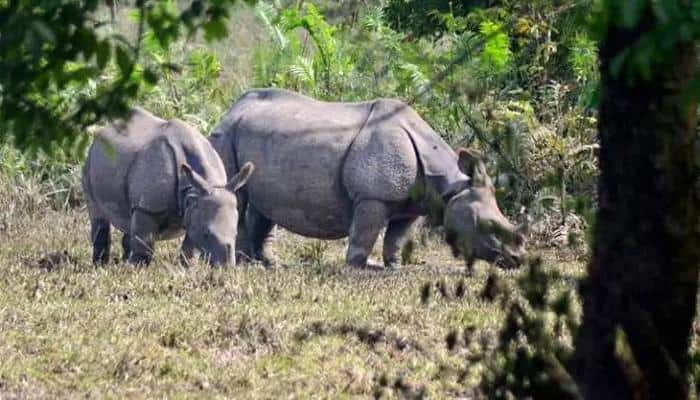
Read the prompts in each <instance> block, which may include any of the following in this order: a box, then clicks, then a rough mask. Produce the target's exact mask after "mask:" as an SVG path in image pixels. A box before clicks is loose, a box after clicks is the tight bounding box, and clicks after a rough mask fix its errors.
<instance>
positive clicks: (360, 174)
mask: <svg viewBox="0 0 700 400" xmlns="http://www.w3.org/2000/svg"><path fill="white" fill-rule="evenodd" d="M407 107H408V106H407V105H405V104H404V103H401V102H399V101H394V100H386V99H380V100H376V101H375V103H374V104H373V107H372V110H371V113H370V115H369V118H368V119H367V121H366V123H365V124H364V126H363V127H362V130H361V131H360V133H359V134H358V135H357V137H356V138H355V140H354V141H353V143H352V146H351V149H350V151H349V152H348V156H347V159H346V162H345V165H344V166H343V184H344V186H345V188H346V189H347V191H348V193H349V194H350V197H351V199H352V200H353V201H355V202H356V201H360V200H366V199H371V200H380V201H385V202H403V201H406V200H408V198H409V194H410V191H411V188H412V187H413V186H414V185H415V183H416V180H417V179H418V176H419V163H418V159H417V156H416V151H415V149H414V147H413V144H412V143H411V139H410V138H409V136H408V134H407V133H406V132H405V131H404V129H403V127H402V124H401V123H400V121H401V119H402V118H403V117H404V116H403V114H404V113H405V109H406V108H407Z"/></svg>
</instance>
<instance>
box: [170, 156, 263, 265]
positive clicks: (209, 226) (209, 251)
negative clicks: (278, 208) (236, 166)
mask: <svg viewBox="0 0 700 400" xmlns="http://www.w3.org/2000/svg"><path fill="white" fill-rule="evenodd" d="M253 169H254V167H253V164H252V163H249V162H248V163H246V164H245V165H243V167H242V168H241V170H240V171H239V172H238V173H237V174H236V175H235V176H234V177H233V178H231V180H230V181H229V182H228V183H227V184H226V185H225V186H213V185H211V184H210V183H209V182H207V181H206V180H205V179H204V178H203V177H202V176H201V175H199V174H198V173H197V172H196V171H194V170H192V168H190V167H189V166H188V165H187V164H183V165H182V171H183V172H184V175H185V177H186V178H187V179H188V181H189V183H190V184H191V186H192V188H193V189H194V190H190V191H189V193H188V194H187V196H186V197H185V202H184V209H185V211H184V218H183V220H184V221H183V222H184V227H185V241H184V242H183V245H182V247H183V248H182V250H183V255H185V256H186V257H187V258H190V257H191V256H193V255H194V253H195V252H198V253H200V255H201V256H202V257H203V258H204V259H205V260H207V262H209V263H210V264H212V265H222V264H223V265H229V264H231V265H233V264H235V263H236V254H235V249H236V235H237V233H238V232H237V228H238V202H237V200H236V192H237V191H238V190H240V189H241V188H242V187H243V185H245V184H246V182H247V181H248V179H249V178H250V175H251V174H252V173H253Z"/></svg>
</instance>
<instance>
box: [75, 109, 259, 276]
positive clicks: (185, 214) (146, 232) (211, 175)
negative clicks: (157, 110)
mask: <svg viewBox="0 0 700 400" xmlns="http://www.w3.org/2000/svg"><path fill="white" fill-rule="evenodd" d="M252 171H253V166H252V164H250V163H248V164H246V165H243V166H242V168H241V169H240V172H238V173H237V174H235V176H233V178H232V179H231V180H230V181H228V182H227V181H226V170H225V169H224V166H223V164H222V162H221V159H220V158H219V156H218V154H217V153H216V151H215V150H214V149H213V148H212V147H211V145H210V144H209V142H208V141H207V139H206V138H205V137H204V136H202V135H201V134H200V133H199V132H198V131H197V130H196V129H194V128H193V127H191V126H189V125H187V124H186V123H184V122H182V121H180V120H177V119H173V120H169V121H165V120H162V119H160V118H157V117H155V116H153V115H152V114H151V113H149V112H148V111H145V110H143V109H140V108H136V109H134V110H132V112H131V115H130V116H129V118H128V119H127V120H126V121H121V122H118V123H113V124H110V125H109V126H107V127H106V128H104V129H103V130H102V131H101V132H100V133H99V134H98V136H97V138H96V139H95V140H94V142H93V143H92V146H91V147H90V151H89V153H88V157H87V160H86V162H85V166H84V169H83V178H82V184H83V190H84V192H85V197H86V199H87V206H88V212H89V214H90V223H91V225H92V226H91V240H92V245H93V261H94V262H96V263H104V262H106V261H107V260H108V259H109V251H110V234H109V232H110V225H114V226H115V227H116V228H117V229H119V230H120V231H122V232H124V237H123V239H122V246H123V248H124V259H125V260H128V261H129V262H131V263H149V262H150V260H151V258H152V254H153V246H154V242H155V241H156V240H164V239H172V238H175V237H178V236H181V235H182V233H183V231H184V233H185V240H184V241H183V243H182V256H183V257H184V258H185V259H189V258H191V257H193V256H194V255H195V253H201V254H202V255H203V256H205V257H206V258H207V259H208V260H209V262H210V263H212V264H235V262H236V259H235V251H234V250H235V240H236V233H237V223H238V207H237V199H236V195H235V192H236V191H238V190H239V189H240V188H241V187H242V186H243V185H244V184H245V183H246V181H247V180H248V178H249V177H250V175H251V173H252Z"/></svg>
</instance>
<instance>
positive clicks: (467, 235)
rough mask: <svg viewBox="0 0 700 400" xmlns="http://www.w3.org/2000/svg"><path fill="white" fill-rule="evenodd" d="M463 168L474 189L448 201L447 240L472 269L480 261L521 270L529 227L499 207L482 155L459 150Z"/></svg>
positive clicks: (467, 189) (446, 210) (463, 191)
mask: <svg viewBox="0 0 700 400" xmlns="http://www.w3.org/2000/svg"><path fill="white" fill-rule="evenodd" d="M458 156H459V166H460V169H461V170H462V172H464V173H465V174H467V175H468V176H469V177H470V178H471V185H470V187H468V188H466V189H463V190H462V191H460V192H459V193H457V194H456V195H454V196H452V197H451V198H450V200H449V201H448V203H447V205H446V208H445V213H444V226H445V232H446V240H447V242H448V243H449V244H450V246H451V247H452V251H453V253H454V254H455V256H458V255H461V256H462V257H463V258H464V260H465V261H466V262H467V265H468V266H471V264H472V263H473V262H474V260H476V259H480V260H485V261H488V262H493V263H495V264H496V265H498V266H500V267H503V268H517V267H519V266H520V264H521V263H522V262H523V260H524V258H525V254H526V252H525V234H526V230H527V226H526V224H521V225H519V226H515V225H513V224H511V223H510V221H508V219H507V218H506V217H505V216H504V215H503V213H502V212H501V210H500V209H499V208H498V204H497V203H496V196H495V189H494V186H493V183H492V182H491V179H490V178H489V176H488V174H487V173H486V167H485V165H484V162H483V158H482V157H481V155H480V154H479V153H478V152H476V151H473V150H467V149H459V151H458Z"/></svg>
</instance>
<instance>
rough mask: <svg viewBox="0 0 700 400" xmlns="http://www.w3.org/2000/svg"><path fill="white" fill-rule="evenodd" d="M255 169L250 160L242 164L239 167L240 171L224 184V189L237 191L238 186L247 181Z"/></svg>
mask: <svg viewBox="0 0 700 400" xmlns="http://www.w3.org/2000/svg"><path fill="white" fill-rule="evenodd" d="M254 170H255V166H254V165H253V163H252V162H247V163H245V164H243V167H242V168H241V170H240V171H238V173H237V174H236V175H234V176H233V178H231V180H230V181H228V183H227V184H226V189H228V190H230V191H231V192H232V193H235V192H237V191H238V190H239V189H240V188H242V187H243V185H245V184H246V182H248V179H250V175H251V174H252V173H253V171H254Z"/></svg>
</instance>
